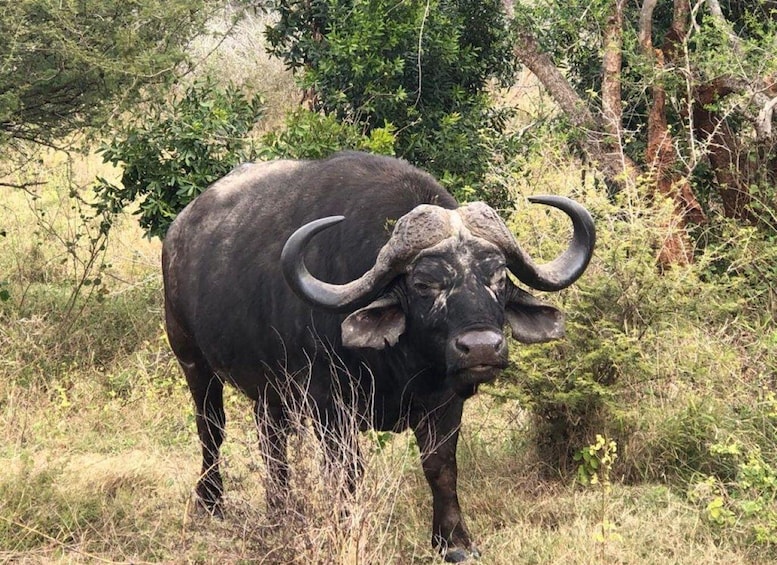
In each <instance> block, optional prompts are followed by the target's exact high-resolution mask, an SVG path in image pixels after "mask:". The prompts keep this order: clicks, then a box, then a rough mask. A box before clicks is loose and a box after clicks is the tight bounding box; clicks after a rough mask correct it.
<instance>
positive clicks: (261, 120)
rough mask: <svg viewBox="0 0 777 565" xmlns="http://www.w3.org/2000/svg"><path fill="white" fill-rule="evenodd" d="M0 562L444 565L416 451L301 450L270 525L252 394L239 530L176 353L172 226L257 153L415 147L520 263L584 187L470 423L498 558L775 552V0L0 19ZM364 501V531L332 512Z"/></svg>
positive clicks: (26, 0)
mask: <svg viewBox="0 0 777 565" xmlns="http://www.w3.org/2000/svg"><path fill="white" fill-rule="evenodd" d="M0 13H2V18H0V40H2V41H0V146H2V149H3V151H2V159H1V160H0V174H2V176H1V177H0V191H2V199H1V200H0V422H1V423H2V425H1V426H0V430H2V432H0V433H2V442H0V461H2V465H3V468H4V469H5V472H4V473H3V476H2V477H0V560H3V561H12V562H18V561H22V562H24V561H27V562H56V561H61V562H95V561H101V562H133V563H139V562H161V561H166V562H219V563H221V562H267V563H286V562H297V561H298V562H305V563H308V562H342V563H356V562H362V563H372V562H386V561H388V562H395V563H410V562H421V563H423V562H433V561H434V560H435V559H436V557H435V556H434V554H433V552H432V550H431V548H430V547H429V544H428V540H427V539H426V537H427V535H426V531H427V529H428V524H427V523H426V522H427V520H428V515H429V508H428V507H429V505H430V501H429V500H428V498H429V497H428V493H427V491H426V487H425V483H424V479H423V476H422V474H421V472H420V466H419V465H418V462H417V452H416V448H415V446H414V444H413V441H412V439H411V438H410V437H407V436H405V435H398V436H391V435H386V434H371V435H367V436H364V437H361V438H360V441H362V442H363V443H364V444H365V446H366V447H367V448H368V449H367V451H368V452H369V453H370V456H369V460H368V466H367V473H366V476H365V486H364V488H363V489H361V491H360V493H359V495H358V497H357V500H349V501H346V500H343V501H335V502H334V503H333V501H332V500H331V499H330V498H329V497H328V495H327V491H326V485H324V484H322V483H321V481H320V477H319V475H318V473H316V471H315V461H316V458H317V457H318V454H317V451H316V446H315V442H312V441H309V438H308V437H307V436H306V434H304V433H303V434H301V436H300V438H299V442H298V444H296V445H295V446H294V447H295V458H296V459H297V464H296V466H295V478H294V488H295V492H296V493H297V494H298V495H299V496H300V497H303V496H304V499H305V500H306V502H307V509H306V511H305V512H303V513H300V514H299V515H295V516H293V517H290V518H289V520H288V523H286V524H284V525H283V526H284V527H283V528H277V527H274V526H273V524H271V523H270V522H269V519H268V517H267V516H266V515H265V514H264V511H263V503H262V500H263V496H262V490H261V473H262V470H261V464H260V463H259V460H260V458H259V457H258V448H257V446H256V445H255V444H256V440H255V432H254V429H253V425H252V420H251V418H250V412H251V410H250V408H249V406H248V403H247V402H246V401H244V400H243V399H242V398H240V397H239V396H238V395H237V394H233V395H232V396H230V398H229V402H228V420H229V421H230V425H229V427H228V433H229V435H228V440H227V444H226V447H225V451H224V453H225V460H226V461H225V462H226V470H225V475H226V480H227V491H228V515H227V518H226V519H225V520H223V521H214V520H208V519H205V518H203V517H201V516H197V515H196V514H195V513H194V512H192V509H191V508H190V494H191V488H192V486H193V485H194V483H195V480H196V471H197V462H198V451H199V449H198V445H197V441H196V434H195V432H194V423H193V414H192V406H191V403H190V400H189V398H188V393H187V391H186V389H185V384H184V382H183V379H182V378H181V376H180V375H179V371H178V368H177V366H176V363H175V361H174V358H173V357H172V355H171V353H170V352H169V348H168V346H167V344H166V341H165V336H164V330H163V326H162V315H161V278H160V274H159V267H158V265H159V238H160V237H163V236H164V232H165V230H166V228H167V226H168V225H169V222H170V221H171V220H172V219H173V218H174V216H175V214H176V213H177V212H178V211H179V210H180V209H181V208H182V207H183V206H184V205H185V204H186V203H187V202H188V201H190V200H191V199H192V198H193V197H194V196H196V194H198V193H199V192H200V191H201V190H203V189H204V188H205V187H206V186H207V185H208V184H209V183H210V182H212V181H213V180H215V179H216V178H218V177H219V176H221V175H223V174H225V173H226V172H228V171H229V170H230V169H231V168H232V167H233V166H234V165H235V164H237V163H239V162H242V161H244V160H247V159H269V158H274V157H298V158H302V157H304V158H315V157H322V156H325V155H327V154H330V153H331V152H333V151H335V150H337V149H343V148H351V149H360V150H367V151H372V152H377V153H384V154H393V155H397V156H400V157H403V158H406V159H408V160H410V161H411V162H413V163H414V164H416V165H418V166H420V167H422V168H424V169H426V170H429V171H430V172H432V173H433V174H434V175H435V176H436V177H437V178H439V179H440V180H441V182H442V183H443V184H444V185H445V186H446V187H447V188H448V189H449V190H451V191H452V192H453V193H454V194H455V195H456V196H457V197H458V198H459V199H460V200H462V201H465V200H477V199H481V200H486V201H487V202H489V203H490V204H491V205H493V206H495V207H497V208H498V209H499V210H500V212H501V213H502V214H503V216H504V217H505V218H506V219H507V220H508V221H509V222H510V225H511V226H512V227H513V228H514V230H515V232H516V233H517V234H518V237H519V239H520V240H521V241H522V243H523V242H525V244H526V247H527V248H529V249H531V250H532V252H533V253H535V254H536V255H538V256H546V257H552V256H553V255H554V254H555V252H556V251H557V250H558V249H559V247H560V246H562V245H564V243H565V242H564V237H563V236H564V234H565V233H566V232H565V230H566V225H565V223H564V221H563V219H562V218H558V217H556V215H554V214H547V213H546V212H545V211H543V210H540V211H538V210H534V209H533V208H534V207H531V206H527V205H525V202H526V197H527V196H530V195H532V194H538V193H557V194H564V195H567V196H571V197H573V198H575V199H577V200H579V201H580V202H582V203H584V204H585V205H586V206H587V207H588V208H589V209H590V210H591V211H592V213H593V215H594V217H595V219H596V222H597V229H598V234H599V243H598V247H597V250H596V254H595V257H594V260H593V261H592V264H591V266H590V268H589V271H588V272H587V273H586V275H585V276H584V277H583V279H581V280H580V281H579V283H577V284H576V285H575V287H574V288H570V289H568V290H566V291H564V292H562V293H560V296H558V297H555V298H554V299H555V301H556V303H557V304H558V305H559V306H561V307H563V309H564V311H565V312H567V313H568V319H567V328H568V330H567V337H566V338H565V339H564V340H562V341H559V342H556V343H552V344H545V345H537V346H531V347H525V346H524V347H515V348H514V349H513V351H511V359H512V363H511V367H510V369H508V370H507V371H506V372H505V374H504V376H503V377H502V378H501V379H500V380H499V381H498V382H496V383H494V384H493V385H492V386H490V387H487V389H486V390H483V391H482V393H481V394H480V395H479V396H478V397H477V398H476V399H474V400H473V401H471V402H469V403H468V405H467V408H466V413H465V421H464V425H463V427H464V429H463V438H462V446H461V453H460V459H461V462H460V467H461V469H462V471H461V481H462V486H461V491H462V498H463V506H464V508H465V511H466V513H467V516H468V518H469V520H470V526H471V529H472V530H473V533H474V534H475V537H476V538H477V539H478V540H479V547H480V548H481V550H482V551H483V553H484V557H483V562H484V563H515V562H516V561H518V562H527V563H554V562H561V561H565V562H571V563H598V562H623V563H659V562H660V563H689V562H694V563H720V562H724V561H725V562H731V563H769V562H773V561H774V560H775V559H776V558H777V551H775V543H776V542H777V502H776V501H775V497H776V496H777V467H775V463H774V462H775V455H777V396H775V362H776V361H777V360H776V359H775V357H777V354H776V353H775V345H776V344H777V329H776V328H775V324H774V320H775V309H776V307H775V280H777V277H776V276H775V274H776V271H777V267H775V265H777V261H776V259H777V257H776V256H777V246H775V237H776V236H777V232H775V227H776V226H775V223H776V222H777V218H776V217H775V211H776V210H777V207H776V200H775V191H777V184H776V183H775V177H777V153H776V152H775V133H774V131H773V128H774V123H775V118H774V109H775V106H777V68H776V67H777V58H776V57H774V56H773V53H775V52H777V2H775V1H773V0H700V1H696V2H691V1H688V0H673V1H668V0H664V1H661V2H659V1H658V0H643V1H632V2H626V1H625V0H595V1H593V2H590V1H586V2H582V1H578V0H571V1H565V2H557V1H556V0H542V1H536V0H535V1H532V2H518V1H516V2H496V1H486V2H475V1H470V0H459V1H447V0H437V1H432V0H429V1H428V2H398V1H393V2H392V1H387V0H350V1H346V0H309V1H305V2H301V1H288V0H278V1H276V2H271V3H270V2H267V3H264V2H256V1H253V2H251V1H242V2H238V1H232V2H229V3H226V2H223V1H216V0H194V1H187V2H182V1H178V0H173V1H168V2H161V1H157V0H135V1H133V2H126V1H118V0H101V1H97V0H81V1H79V2H59V1H57V2H54V1H52V0H18V1H15V2H3V3H1V4H0ZM345 506H348V507H349V509H350V511H351V512H350V516H349V521H348V523H343V521H342V520H339V519H333V517H339V516H340V514H341V512H340V511H341V510H342V509H343V507H345Z"/></svg>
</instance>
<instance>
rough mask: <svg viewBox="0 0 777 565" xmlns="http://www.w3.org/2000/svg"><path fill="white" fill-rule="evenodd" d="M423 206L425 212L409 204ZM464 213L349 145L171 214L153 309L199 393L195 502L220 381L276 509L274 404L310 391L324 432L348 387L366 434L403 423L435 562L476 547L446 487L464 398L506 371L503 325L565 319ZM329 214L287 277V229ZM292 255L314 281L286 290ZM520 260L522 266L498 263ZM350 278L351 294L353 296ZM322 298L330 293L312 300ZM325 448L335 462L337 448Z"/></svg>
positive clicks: (542, 324) (211, 491)
mask: <svg viewBox="0 0 777 565" xmlns="http://www.w3.org/2000/svg"><path fill="white" fill-rule="evenodd" d="M421 205H430V206H429V207H428V208H423V207H422V208H420V210H421V211H422V213H416V212H417V210H418V207H419V206H421ZM480 206H481V207H482V205H480ZM414 210H416V212H413V211H414ZM478 210H479V208H477V207H472V208H466V209H464V208H461V209H459V208H458V204H457V203H456V201H455V200H454V199H453V198H452V197H451V196H450V195H448V194H447V193H446V192H445V191H444V190H443V189H442V188H441V187H440V186H439V185H438V184H437V183H436V182H435V181H434V179H433V178H432V177H430V176H429V175H426V174H425V173H422V172H420V171H418V170H417V169H414V168H413V167H411V166H409V165H408V164H407V163H404V162H402V161H399V160H396V159H391V158H385V157H374V156H368V155H365V154H359V153H345V154H339V155H337V156H335V157H333V158H330V159H328V160H325V161H313V162H291V161H280V162H273V163H265V164H252V165H245V166H243V167H241V168H239V169H238V170H236V171H235V172H233V173H232V174H230V175H228V176H227V177H225V178H224V179H222V180H221V181H219V182H217V183H216V184H215V185H213V186H212V187H211V188H209V189H208V190H207V191H205V192H204V193H203V194H202V195H201V196H199V197H198V198H197V199H196V200H195V201H194V202H193V203H192V204H190V205H189V206H188V207H187V208H186V210H184V211H183V212H182V213H181V214H180V215H179V217H178V218H177V219H176V221H175V222H174V223H173V225H172V227H171V229H170V231H169V232H168V235H167V238H166V239H165V242H164V248H163V275H164V281H165V316H166V324H167V332H168V336H169V339H170V344H171V346H172V348H173V351H174V352H175V354H176V356H177V357H178V359H179V361H180V364H181V367H182V369H183V371H184V373H185V375H186V379H187V382H188V384H189V388H190V390H191V393H192V396H193V398H194V402H195V409H196V421H197V430H198V434H199V437H200V441H201V443H202V453H203V461H202V475H201V477H200V480H199V481H198V484H197V488H196V494H197V497H198V501H199V503H200V504H201V505H202V506H203V507H204V508H205V509H207V510H208V511H209V512H211V513H213V514H220V513H221V511H222V508H221V506H222V502H221V501H222V496H223V485H222V480H221V474H220V471H219V448H220V445H221V443H222V441H223V437H224V436H223V433H224V425H225V417H224V409H223V399H222V390H223V385H224V383H225V382H226V383H229V384H231V385H234V386H236V387H238V388H239V389H240V390H241V391H242V392H243V393H245V394H246V395H247V396H248V397H250V398H252V399H253V400H254V401H255V404H256V419H257V425H258V429H259V432H260V434H262V436H263V438H264V440H265V441H263V443H262V445H263V446H264V448H263V449H264V456H265V462H266V464H267V467H268V473H269V474H270V476H271V477H273V480H272V488H270V487H268V489H267V497H268V501H267V502H268V506H269V507H277V506H278V505H281V504H282V494H283V491H284V490H285V487H286V485H287V481H288V476H289V472H290V471H289V468H288V464H287V460H286V437H287V433H288V429H287V426H286V422H287V419H288V414H287V413H286V411H287V409H288V406H289V402H288V398H286V397H285V396H288V395H295V394H306V395H307V396H308V401H309V402H310V403H311V404H312V405H313V406H314V407H315V409H316V410H315V413H316V414H317V415H318V417H319V419H320V422H321V424H322V426H324V427H331V426H333V425H335V424H336V422H337V418H334V417H333V414H334V411H335V410H337V406H336V404H337V402H336V400H337V399H336V395H335V394H334V391H335V390H350V391H354V392H353V393H352V394H351V395H350V396H349V397H348V402H349V403H350V404H352V405H354V406H355V407H356V409H357V410H358V411H359V413H361V414H362V415H364V416H365V417H366V420H367V421H369V422H370V425H371V426H372V427H374V428H376V429H378V430H394V431H400V430H403V429H406V428H407V427H410V428H412V429H413V431H414V433H415V435H416V438H417V440H418V445H419V447H420V450H421V462H422V466H423V470H424V474H425V476H426V479H427V481H428V483H429V486H430V488H431V491H432V506H433V514H432V538H431V539H432V544H433V545H434V547H436V548H437V549H438V551H439V552H440V553H441V555H442V556H443V557H444V558H445V559H446V560H448V561H454V562H455V561H463V560H465V559H469V558H472V557H477V556H478V552H477V549H476V547H475V545H474V544H473V541H472V538H471V536H470V534H469V532H468V530H467V527H466V525H465V523H464V519H463V518H462V514H461V509H460V506H459V501H458V494H457V487H456V484H457V472H458V471H457V466H456V445H457V440H458V432H459V427H460V424H461V416H462V410H463V405H464V401H465V399H466V398H468V397H470V396H471V395H473V394H475V393H476V391H477V387H478V385H480V384H481V383H484V382H488V381H490V380H492V379H493V378H495V377H496V376H497V374H498V373H499V371H500V370H501V369H503V368H504V367H505V366H506V365H507V336H506V335H505V333H504V327H505V326H509V327H510V328H511V333H512V336H513V338H515V339H518V340H520V341H523V342H527V343H531V342H540V341H547V340H550V339H555V338H558V337H560V336H561V335H563V315H562V314H561V313H560V312H558V311H557V310H556V309H554V308H552V307H550V306H547V305H544V304H543V303H541V302H539V301H538V300H536V299H535V298H533V297H532V296H531V295H529V294H528V293H526V292H525V291H523V290H521V289H520V288H518V287H517V286H516V285H515V284H514V283H513V282H512V281H511V280H510V278H508V276H507V265H508V263H509V262H510V261H512V262H513V263H514V262H515V257H516V256H519V257H520V253H516V252H512V254H508V253H506V252H505V250H504V247H505V245H504V244H503V243H502V239H500V238H498V237H494V238H489V235H488V233H489V232H488V230H489V229H490V228H489V222H491V221H492V220H488V219H487V220H482V221H481V220H477V219H476V221H469V220H467V214H470V215H475V216H477V218H481V219H482V218H485V217H486V216H483V215H482V214H481V215H477V214H480V212H478ZM411 212H412V213H411ZM486 212H488V210H486ZM476 213H477V214H476ZM334 215H342V216H345V218H346V220H345V221H344V222H342V225H335V224H336V221H333V222H327V223H326V225H325V226H324V227H322V228H317V230H318V231H316V232H315V234H313V235H308V236H305V238H303V239H304V241H303V242H302V243H301V244H300V246H299V249H297V250H296V251H294V252H292V253H287V251H284V252H283V254H284V259H283V262H284V270H285V271H284V272H285V274H286V279H284V274H283V273H282V269H281V265H280V261H281V255H282V253H281V252H282V250H283V247H284V244H285V243H286V242H287V240H289V242H290V243H291V241H292V240H293V238H291V239H290V236H291V235H292V234H293V233H294V232H295V231H297V232H298V233H299V231H300V230H298V228H300V227H301V226H306V225H308V224H310V223H311V222H314V221H315V220H318V218H323V217H327V216H334ZM586 215H587V213H586ZM494 216H495V215H494ZM588 219H590V218H588ZM586 221H588V220H586ZM468 222H469V223H468ZM478 222H480V223H478ZM589 223H590V222H589ZM481 224H482V225H481ZM392 225H396V227H395V228H394V230H393V235H392V229H391V226H392ZM440 226H441V227H440ZM484 226H485V228H484ZM438 227H439V229H438ZM499 229H502V230H503V232H507V229H506V228H505V227H504V226H503V224H502V225H501V227H500V228H499ZM585 229H588V230H590V234H588V236H587V237H588V239H587V240H586V246H587V247H590V249H586V251H585V254H587V256H586V257H583V258H582V259H581V261H582V262H580V261H578V263H579V265H578V266H577V267H576V271H575V273H574V274H573V275H571V276H570V277H567V278H566V279H564V282H563V283H559V284H563V285H567V284H571V282H570V281H571V280H573V279H575V278H577V277H578V276H579V275H580V274H581V273H582V270H583V269H584V268H585V264H587V262H588V259H589V258H590V252H591V251H592V247H593V228H592V224H591V225H588V224H586V228H585ZM435 230H437V231H435ZM484 230H485V231H484ZM576 230H577V227H576ZM400 232H401V233H400ZM311 233H312V232H311ZM398 233H400V235H397V234H398ZM503 236H504V234H502V235H501V236H500V237H501V238H503ZM490 239H493V240H490ZM289 247H290V244H286V248H287V250H288V249H289ZM519 251H520V250H519ZM286 255H291V256H292V257H291V259H289V258H288V257H287V256H286ZM294 257H297V258H298V259H299V260H298V261H297V262H296V263H295V262H294ZM384 258H387V259H385V261H384ZM303 260H304V264H305V267H304V273H303V275H304V274H305V273H307V271H306V269H307V268H310V273H313V276H312V277H310V280H311V281H312V283H311V284H312V287H311V288H312V291H310V293H308V291H307V290H306V289H307V287H305V285H306V284H308V283H307V282H305V283H304V284H300V283H298V282H295V281H296V278H301V279H305V276H301V275H298V274H295V273H298V272H302V271H300V269H302V267H300V265H301V264H302V261H303ZM564 265H566V263H564V264H563V265H562V267H564ZM581 265H582V266H581ZM376 266H377V267H376ZM378 267H380V268H378ZM521 269H524V270H526V271H527V272H528V271H531V270H532V269H533V267H531V266H530V267H523V266H519V267H518V268H517V269H516V268H513V267H512V266H511V267H510V270H512V271H513V272H515V271H520V270H521ZM554 270H559V268H558V267H557V266H554ZM560 270H562V271H563V270H564V269H560ZM365 273H367V275H365ZM372 273H377V274H375V276H374V277H373V276H372ZM360 277H361V278H360ZM357 280H358V281H357ZM549 280H551V279H549ZM319 281H325V283H324V284H323V285H320V284H319ZM352 281H357V283H352ZM365 281H366V282H365ZM326 283H332V285H334V286H332V285H330V286H326ZM553 284H554V283H553V280H551V282H550V283H545V282H542V283H541V284H540V285H538V286H542V285H545V286H548V285H550V286H553ZM349 285H350V286H349ZM319 286H321V288H319ZM557 286H559V285H557ZM352 287H354V288H356V287H358V288H359V290H358V292H356V296H357V297H356V298H355V299H354V298H352V297H351V294H352V293H351V289H352ZM292 288H293V289H294V292H292ZM343 289H345V290H348V293H347V294H348V298H347V299H345V300H341V298H340V294H341V290H343ZM364 289H367V290H366V291H364ZM295 292H296V293H297V294H299V295H300V296H301V297H302V299H301V298H299V297H298V296H296V295H295ZM330 296H335V297H336V298H335V299H333V300H336V301H337V302H336V303H335V302H326V300H329V297H330ZM317 297H323V298H321V299H319V298H317ZM309 303H310V304H309ZM333 358H336V359H337V363H336V364H335V366H333V364H332V362H331V361H332V359H333ZM290 380H291V381H294V385H293V386H288V385H289V381H290ZM302 391H304V392H302ZM322 436H323V434H322ZM325 447H326V448H327V449H328V452H329V454H330V457H331V460H332V461H336V460H338V459H337V457H338V453H337V449H338V447H337V445H333V444H332V442H327V441H325ZM351 467H352V466H351ZM356 479H357V477H353V479H352V483H353V485H354V486H355V483H356Z"/></svg>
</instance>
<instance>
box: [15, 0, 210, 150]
mask: <svg viewBox="0 0 777 565" xmlns="http://www.w3.org/2000/svg"><path fill="white" fill-rule="evenodd" d="M220 3H221V2H220V1H217V0H185V1H184V0H164V1H163V0H130V1H127V0H79V1H73V0H68V1H64V2H62V1H59V0H56V1H55V0H14V1H12V2H11V1H7V2H2V4H1V5H0V144H3V145H5V144H6V143H8V142H33V143H35V144H43V145H52V146H53V145H59V144H61V143H63V142H64V141H65V138H66V137H67V136H68V135H70V134H71V133H73V132H75V131H78V130H81V129H83V128H92V127H95V126H104V125H105V124H106V122H107V121H108V120H109V119H110V118H112V117H116V116H118V115H119V113H120V112H121V111H123V110H126V109H128V108H130V107H131V104H132V103H134V102H136V101H137V100H138V97H139V94H140V92H141V89H142V88H143V87H145V86H148V85H153V84H157V83H160V82H162V81H165V80H166V79H169V78H171V77H172V74H173V73H172V71H173V70H174V68H175V67H176V65H178V64H179V63H180V62H182V61H183V60H184V59H185V52H184V48H185V46H186V44H187V43H188V42H189V40H190V39H191V38H192V37H193V35H195V34H196V33H199V32H201V31H202V29H203V27H204V24H205V21H206V19H207V18H208V16H209V13H210V12H209V9H210V8H212V7H214V6H216V5H218V4H220Z"/></svg>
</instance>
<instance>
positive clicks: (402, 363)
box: [359, 347, 447, 431]
mask: <svg viewBox="0 0 777 565" xmlns="http://www.w3.org/2000/svg"><path fill="white" fill-rule="evenodd" d="M414 353H415V352H414V350H413V349H408V348H405V347H392V348H389V349H386V350H382V351H363V352H360V355H359V358H360V361H361V371H360V372H361V379H362V382H363V383H364V384H365V385H366V386H363V387H362V388H363V390H365V391H367V392H368V395H367V397H366V398H364V402H365V407H364V409H365V412H372V416H373V417H372V420H373V421H372V425H373V427H374V428H375V429H378V430H393V431H402V430H404V429H406V428H407V426H408V424H409V417H410V413H411V411H412V410H413V407H414V406H415V405H416V404H418V403H419V402H423V403H426V399H427V398H429V397H435V396H438V395H439V394H440V393H441V392H443V389H444V388H445V387H446V386H447V385H446V382H445V375H444V374H443V373H442V372H440V371H439V369H435V368H434V367H433V366H432V365H431V364H430V363H429V362H428V361H427V360H425V359H423V358H422V357H421V356H419V355H417V354H414ZM369 394H371V395H372V397H371V398H370V397H369Z"/></svg>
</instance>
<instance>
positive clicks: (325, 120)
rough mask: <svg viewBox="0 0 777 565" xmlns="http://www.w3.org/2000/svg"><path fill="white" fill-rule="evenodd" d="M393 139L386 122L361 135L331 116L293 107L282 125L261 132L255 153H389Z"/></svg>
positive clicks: (302, 155) (315, 155)
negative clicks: (352, 151)
mask: <svg viewBox="0 0 777 565" xmlns="http://www.w3.org/2000/svg"><path fill="white" fill-rule="evenodd" d="M394 142H395V137H394V128H393V127H391V126H390V125H386V127H382V128H375V129H373V130H372V131H370V133H369V134H368V135H365V134H363V133H361V132H360V131H359V130H358V129H357V127H356V126H355V125H351V124H347V123H344V122H340V121H338V120H336V119H335V118H334V117H333V116H327V115H325V114H320V113H318V112H310V111H308V110H297V111H296V112H291V113H290V114H289V115H288V116H287V117H286V123H285V125H284V127H283V129H281V130H280V131H278V132H270V133H268V134H267V135H265V136H264V138H263V139H262V144H261V149H260V150H259V153H260V156H261V157H262V158H265V159H275V158H281V157H285V158H291V159H321V158H324V157H328V156H329V155H331V154H332V153H334V152H336V151H340V150H343V149H354V150H362V151H369V152H371V153H380V154H383V155H393V154H394Z"/></svg>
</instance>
